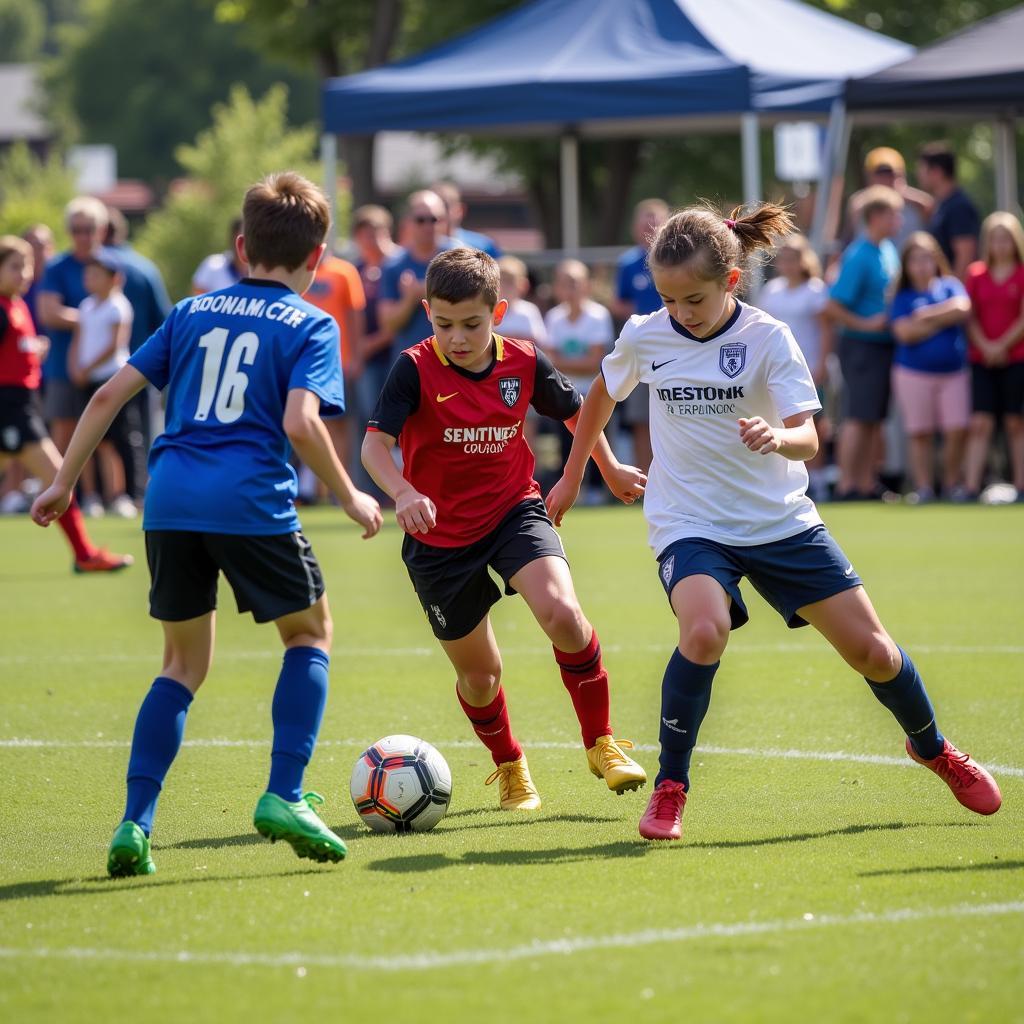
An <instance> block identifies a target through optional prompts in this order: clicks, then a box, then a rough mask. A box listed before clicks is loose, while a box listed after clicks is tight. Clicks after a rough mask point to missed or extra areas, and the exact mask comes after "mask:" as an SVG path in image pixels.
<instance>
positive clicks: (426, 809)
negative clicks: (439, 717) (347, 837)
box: [349, 736, 452, 832]
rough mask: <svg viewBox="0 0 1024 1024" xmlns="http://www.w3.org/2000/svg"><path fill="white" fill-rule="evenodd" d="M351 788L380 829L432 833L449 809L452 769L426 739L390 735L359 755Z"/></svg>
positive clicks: (360, 807)
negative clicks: (431, 830)
mask: <svg viewBox="0 0 1024 1024" xmlns="http://www.w3.org/2000/svg"><path fill="white" fill-rule="evenodd" d="M349 792H350V793H351V794H352V803H353V804H354V805H355V808H356V811H357V812H358V814H359V817H360V818H362V820H363V821H364V822H365V823H366V824H367V825H369V826H370V828H372V829H373V830H374V831H375V832H427V831H429V830H430V829H432V828H433V827H434V826H435V825H436V824H437V823H438V822H439V821H440V820H441V819H442V818H443V817H444V812H445V811H447V810H448V801H449V800H451V798H452V773H451V769H450V768H449V767H448V762H447V761H445V759H444V758H443V757H442V756H441V755H440V754H439V753H438V752H437V750H435V749H434V748H433V747H432V746H431V745H430V744H429V743H427V742H426V741H424V740H421V739H417V738H416V737H415V736H385V737H384V738H383V739H381V740H377V742H376V743H374V744H373V746H371V747H367V749H366V750H364V751H363V752H362V753H361V754H360V755H359V759H358V760H357V761H356V763H355V765H354V767H353V768H352V779H351V781H350V782H349Z"/></svg>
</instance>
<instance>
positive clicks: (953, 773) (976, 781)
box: [907, 739, 1003, 814]
mask: <svg viewBox="0 0 1024 1024" xmlns="http://www.w3.org/2000/svg"><path fill="white" fill-rule="evenodd" d="M907 753H908V754H909V755H910V758H911V760H912V761H916V762H917V763H918V764H923V765H924V766H925V768H930V769H931V770H932V771H933V772H935V774H936V775H938V777H939V778H940V779H942V781H943V782H944V783H945V784H946V785H947V786H949V788H950V789H951V790H952V791H953V796H955V797H956V798H957V800H959V801H960V803H962V804H963V805H964V807H966V808H967V809H968V810H970V811H974V812H975V813H976V814H995V813H996V811H998V810H999V808H1000V806H1001V804H1002V802H1003V797H1002V794H1001V793H1000V792H999V787H998V786H997V785H996V780H995V779H993V778H992V776H991V775H989V773H988V772H987V771H985V769H984V768H982V767H981V765H980V764H978V763H977V761H975V760H974V759H973V758H972V757H971V755H970V754H961V753H960V751H959V750H957V749H956V747H954V746H953V744H952V743H950V742H949V740H945V741H944V746H943V748H942V753H941V754H939V756H938V757H935V758H932V760H930V761H926V760H925V759H924V758H923V757H921V756H920V755H919V754H918V753H917V751H916V750H914V747H913V745H912V744H911V742H910V740H909V739H908V740H907Z"/></svg>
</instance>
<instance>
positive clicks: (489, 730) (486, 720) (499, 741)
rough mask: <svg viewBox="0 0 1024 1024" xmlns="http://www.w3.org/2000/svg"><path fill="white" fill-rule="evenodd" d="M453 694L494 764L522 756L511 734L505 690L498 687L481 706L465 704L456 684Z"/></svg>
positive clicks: (521, 750) (517, 742)
mask: <svg viewBox="0 0 1024 1024" xmlns="http://www.w3.org/2000/svg"><path fill="white" fill-rule="evenodd" d="M455 695H456V696H457V697H458V698H459V703H460V704H461V705H462V710H463V711H465V712H466V717H467V718H468V719H469V722H470V725H472V726H473V732H475V733H476V734H477V736H479V737H480V742H481V743H482V744H483V745H484V746H485V747H486V748H487V749H488V750H489V751H490V752H491V757H493V758H494V763H495V764H504V763H505V762H506V761H518V760H519V758H521V757H522V756H523V748H522V747H521V746H519V741H518V740H517V739H516V738H515V736H513V735H512V726H511V725H510V724H509V720H508V707H507V706H506V704H505V690H504V689H503V688H502V687H500V686H499V687H498V695H497V696H496V697H495V698H494V700H492V701H491V703H490V704H488V705H487V706H486V707H483V708H476V707H473V705H472V704H467V703H466V702H465V700H463V698H462V694H461V693H459V688H458V687H457V686H456V688H455Z"/></svg>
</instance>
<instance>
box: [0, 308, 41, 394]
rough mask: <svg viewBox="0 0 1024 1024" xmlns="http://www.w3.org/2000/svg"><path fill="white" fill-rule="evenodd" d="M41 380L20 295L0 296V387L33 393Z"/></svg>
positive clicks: (32, 327) (28, 315)
mask: <svg viewBox="0 0 1024 1024" xmlns="http://www.w3.org/2000/svg"><path fill="white" fill-rule="evenodd" d="M41 380H42V368H41V365H40V362H39V353H38V351H37V347H36V325H35V324H34V323H33V321H32V314H31V313H30V312H29V308H28V306H27V305H26V303H25V300H24V299H23V298H22V297H21V296H20V295H0V387H8V388H12V387H13V388H29V389H30V390H35V389H36V388H38V387H39V384H40V382H41Z"/></svg>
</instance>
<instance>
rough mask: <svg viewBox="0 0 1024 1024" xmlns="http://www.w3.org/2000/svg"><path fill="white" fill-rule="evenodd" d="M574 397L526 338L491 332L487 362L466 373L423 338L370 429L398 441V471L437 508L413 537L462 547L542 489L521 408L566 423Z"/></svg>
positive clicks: (401, 364) (392, 378)
mask: <svg viewBox="0 0 1024 1024" xmlns="http://www.w3.org/2000/svg"><path fill="white" fill-rule="evenodd" d="M582 402H583V399H582V398H581V397H580V393H579V392H578V391H577V390H576V389H575V388H574V387H573V385H572V382H571V381H570V380H569V379H568V378H567V377H565V376H563V375H562V374H561V373H559V372H558V370H556V369H555V368H554V367H553V366H552V365H551V362H550V360H549V359H548V358H547V356H545V355H544V353H543V352H539V351H537V349H536V348H535V347H534V344H533V342H532V341H515V340H513V339H511V338H502V337H500V336H499V335H495V336H494V357H493V359H492V361H491V365H490V366H488V367H487V369H485V370H481V371H479V372H477V373H470V372H469V371H468V370H463V369H462V368H460V367H458V366H455V365H454V364H453V363H451V362H450V361H449V360H448V359H446V358H445V356H444V353H443V352H442V351H441V349H440V347H439V346H438V344H437V342H436V341H435V340H434V339H433V338H427V339H426V340H425V341H421V342H420V343H419V344H418V345H413V346H412V348H407V349H406V350H405V351H404V352H403V353H402V354H401V355H400V356H399V357H398V359H397V360H396V361H395V365H394V366H393V367H392V368H391V372H390V373H389V374H388V379H387V382H386V383H385V385H384V390H383V391H382V392H381V394H380V398H379V399H378V401H377V408H376V409H375V410H374V413H373V416H372V418H371V419H370V422H369V425H368V429H369V430H379V431H381V432H383V433H385V434H390V435H391V436H392V437H396V438H398V443H399V446H400V447H401V449H402V459H403V461H404V467H403V470H402V474H403V476H404V477H405V479H406V480H408V481H409V482H410V483H411V484H412V485H413V487H415V488H416V490H417V491H419V492H420V493H421V494H425V495H426V496H427V497H428V498H430V499H431V500H432V501H433V502H434V504H435V505H436V506H437V525H436V526H435V527H434V529H432V530H431V531H430V532H429V533H427V534H423V535H421V536H420V535H418V536H417V540H420V541H421V542H422V543H424V544H431V545H434V546H435V547H441V548H454V547H462V546H463V545H466V544H472V543H473V542H474V541H477V540H479V539H480V538H481V537H485V536H486V535H487V534H488V533H490V532H491V530H493V529H494V527H495V526H497V524H498V523H499V522H501V520H502V518H503V517H504V516H505V515H506V514H507V513H508V512H509V510H510V509H512V508H513V507H514V506H515V505H517V504H519V502H521V501H524V500H525V499H527V498H533V497H539V496H540V488H539V486H538V485H537V481H536V480H534V479H533V468H534V459H533V452H532V451H531V450H530V446H529V445H528V444H527V443H526V438H525V437H524V435H523V424H524V422H525V420H526V410H527V407H528V406H530V405H532V406H533V407H534V408H535V409H536V410H537V411H538V412H539V413H540V414H541V415H542V416H550V417H551V418H552V419H557V420H563V421H564V420H567V419H571V418H572V416H574V415H575V414H576V413H577V412H578V411H579V408H580V405H581V404H582Z"/></svg>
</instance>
